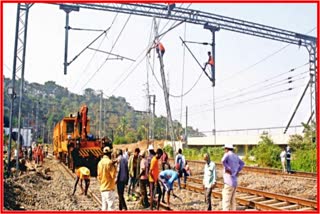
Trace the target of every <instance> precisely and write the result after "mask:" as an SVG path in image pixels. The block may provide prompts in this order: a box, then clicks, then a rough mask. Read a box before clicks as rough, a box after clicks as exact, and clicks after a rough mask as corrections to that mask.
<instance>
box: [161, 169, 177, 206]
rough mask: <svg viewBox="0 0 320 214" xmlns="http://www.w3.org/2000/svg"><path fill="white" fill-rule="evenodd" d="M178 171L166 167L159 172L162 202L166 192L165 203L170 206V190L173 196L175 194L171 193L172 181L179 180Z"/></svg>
mask: <svg viewBox="0 0 320 214" xmlns="http://www.w3.org/2000/svg"><path fill="white" fill-rule="evenodd" d="M179 179H180V178H179V175H178V172H176V171H174V170H172V169H166V170H164V171H162V172H160V174H159V181H160V183H161V184H162V187H163V195H162V203H165V201H164V198H165V194H166V192H167V205H168V206H169V207H170V192H172V194H173V196H174V197H176V195H175V194H174V193H173V183H174V181H175V180H179Z"/></svg>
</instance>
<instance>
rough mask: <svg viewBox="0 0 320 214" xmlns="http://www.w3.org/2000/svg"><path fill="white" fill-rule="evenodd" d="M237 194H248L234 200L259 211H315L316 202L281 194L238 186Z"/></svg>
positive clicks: (188, 186) (191, 187)
mask: <svg viewBox="0 0 320 214" xmlns="http://www.w3.org/2000/svg"><path fill="white" fill-rule="evenodd" d="M188 180H189V181H192V182H194V183H196V184H202V180H201V179H198V178H192V177H190V178H188ZM217 187H218V188H221V189H222V188H223V183H220V182H217ZM185 188H186V189H190V190H193V191H202V192H203V190H202V189H201V188H199V187H196V186H193V185H190V184H187V185H186V186H185ZM237 192H239V193H246V194H250V195H249V196H246V197H244V196H241V195H238V196H236V200H237V201H238V202H239V203H240V204H242V205H246V206H249V207H254V208H257V209H261V210H285V209H289V208H290V209H293V208H295V207H296V208H298V207H300V206H306V207H308V208H312V209H311V210H316V209H317V201H313V200H307V199H303V198H297V197H293V196H286V195H282V194H276V193H270V192H264V191H260V190H254V189H249V188H245V187H239V186H238V187H237ZM212 193H213V196H215V197H220V198H221V197H222V193H221V192H220V191H217V190H215V189H214V190H213V192H212ZM262 200H267V201H269V202H267V203H266V201H262ZM271 200H274V201H271ZM279 201H280V202H279ZM270 202H274V203H270ZM290 203H293V204H290ZM275 204H276V206H275ZM280 205H283V206H284V207H277V206H280ZM294 205H295V206H294ZM299 205H300V206H299ZM284 208H285V209H284ZM304 209H306V208H304Z"/></svg>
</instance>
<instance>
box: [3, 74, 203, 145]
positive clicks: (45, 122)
mask: <svg viewBox="0 0 320 214" xmlns="http://www.w3.org/2000/svg"><path fill="white" fill-rule="evenodd" d="M10 84H11V79H9V78H4V91H6V88H7V87H8V86H9V85H10ZM19 87H20V81H19V80H17V81H16V86H15V88H16V93H17V95H18V92H19ZM18 102H19V99H18V96H17V98H16V100H15V105H14V119H13V127H17V116H18ZM82 104H86V105H87V106H88V108H89V112H88V116H89V118H91V122H90V123H91V133H92V134H93V135H97V134H98V129H99V117H100V93H99V92H96V91H95V90H93V89H91V88H87V89H85V90H84V94H83V95H79V94H74V93H71V92H70V91H68V89H67V88H64V87H62V86H60V85H57V84H56V83H55V82H54V81H48V82H45V83H44V85H42V84H39V83H29V82H27V81H26V82H25V89H24V95H23V100H22V125H23V127H34V128H36V127H35V126H36V121H37V120H38V132H37V133H38V134H37V135H38V137H40V138H42V137H44V139H45V142H46V141H47V138H48V137H49V142H50V141H51V139H50V138H51V135H52V130H53V127H54V125H55V124H56V123H57V122H58V121H60V120H61V119H62V118H63V117H65V116H68V115H70V114H71V113H72V114H75V113H77V112H78V111H79V109H80V107H81V105H82ZM9 112H10V99H9V96H8V95H7V94H6V93H4V125H5V126H6V127H7V126H8V125H9ZM149 121H150V119H149V114H148V113H147V112H141V111H140V112H138V111H135V109H134V108H133V107H132V106H131V105H130V104H129V103H128V102H127V101H126V99H125V98H123V97H115V96H111V97H109V98H107V99H106V98H103V99H102V124H101V128H102V135H105V136H109V137H111V134H112V133H113V134H114V138H121V137H123V138H125V141H126V142H127V143H134V142H136V141H137V140H143V139H147V136H148V130H149V129H148V128H149ZM154 124H155V127H154V136H155V139H157V140H160V139H166V136H165V135H166V117H163V116H160V117H157V116H156V118H155V121H154ZM174 130H175V135H176V136H177V138H178V136H182V135H183V133H184V128H182V125H181V124H180V123H179V122H178V121H174ZM188 133H189V136H199V137H200V136H204V134H202V133H199V132H198V130H197V129H196V130H194V129H193V128H192V127H188Z"/></svg>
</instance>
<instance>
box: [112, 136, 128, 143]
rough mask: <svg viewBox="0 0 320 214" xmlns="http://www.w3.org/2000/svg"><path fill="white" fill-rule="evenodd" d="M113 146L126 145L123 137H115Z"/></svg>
mask: <svg viewBox="0 0 320 214" xmlns="http://www.w3.org/2000/svg"><path fill="white" fill-rule="evenodd" d="M113 144H115V145H118V144H128V141H127V139H126V138H125V137H116V138H115V139H114V141H113Z"/></svg>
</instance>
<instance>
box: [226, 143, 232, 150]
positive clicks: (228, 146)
mask: <svg viewBox="0 0 320 214" xmlns="http://www.w3.org/2000/svg"><path fill="white" fill-rule="evenodd" d="M224 148H227V149H233V145H232V144H231V143H226V144H224Z"/></svg>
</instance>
